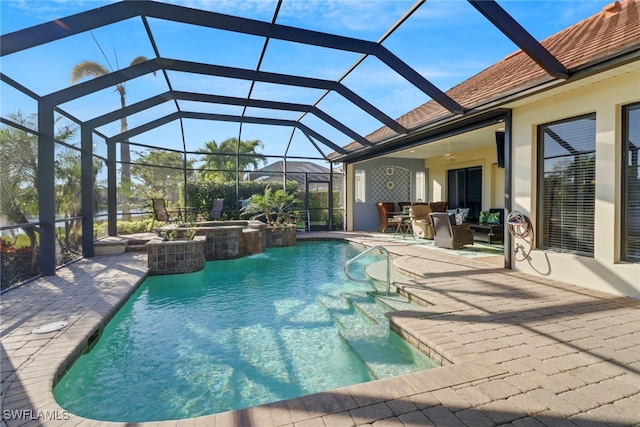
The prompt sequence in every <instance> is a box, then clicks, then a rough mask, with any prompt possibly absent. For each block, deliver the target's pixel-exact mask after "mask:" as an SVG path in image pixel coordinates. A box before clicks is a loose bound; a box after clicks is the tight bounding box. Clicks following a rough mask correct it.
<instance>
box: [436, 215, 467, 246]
mask: <svg viewBox="0 0 640 427" xmlns="http://www.w3.org/2000/svg"><path fill="white" fill-rule="evenodd" d="M431 222H432V223H433V240H434V242H433V243H434V245H436V246H438V247H440V248H449V249H459V248H462V247H463V246H464V245H473V232H472V231H471V229H470V228H469V224H468V223H463V224H460V225H453V224H451V219H450V217H449V214H448V213H446V212H433V213H432V214H431Z"/></svg>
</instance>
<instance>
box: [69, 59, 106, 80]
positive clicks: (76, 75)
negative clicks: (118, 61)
mask: <svg viewBox="0 0 640 427" xmlns="http://www.w3.org/2000/svg"><path fill="white" fill-rule="evenodd" d="M105 74H109V70H108V69H107V68H106V67H105V66H104V65H102V64H100V63H98V62H95V61H82V62H80V63H78V64H76V65H75V66H74V67H73V68H72V69H71V83H72V84H73V83H76V82H79V81H80V80H83V79H85V78H87V77H100V76H104V75H105Z"/></svg>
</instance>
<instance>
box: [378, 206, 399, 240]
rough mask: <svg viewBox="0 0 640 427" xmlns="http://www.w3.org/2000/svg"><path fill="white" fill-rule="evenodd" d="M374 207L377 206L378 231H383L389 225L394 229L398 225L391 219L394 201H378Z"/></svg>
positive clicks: (394, 207)
mask: <svg viewBox="0 0 640 427" xmlns="http://www.w3.org/2000/svg"><path fill="white" fill-rule="evenodd" d="M376 208H378V231H379V232H381V233H384V232H385V231H386V230H387V228H390V227H391V228H393V229H394V230H395V229H396V226H397V225H398V223H397V222H396V220H394V219H393V212H394V211H395V209H396V204H395V203H394V202H378V203H376Z"/></svg>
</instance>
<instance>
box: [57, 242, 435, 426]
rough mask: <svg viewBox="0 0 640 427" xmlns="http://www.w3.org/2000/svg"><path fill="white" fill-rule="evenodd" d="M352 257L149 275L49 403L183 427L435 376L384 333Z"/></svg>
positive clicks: (342, 250) (283, 256)
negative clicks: (347, 389)
mask: <svg viewBox="0 0 640 427" xmlns="http://www.w3.org/2000/svg"><path fill="white" fill-rule="evenodd" d="M360 252H361V250H360V249H358V248H356V247H354V246H352V245H349V244H347V243H343V242H308V243H305V242H303V243H300V242H299V243H298V245H297V246H295V247H290V248H273V249H267V251H266V252H265V253H263V254H259V255H254V256H250V257H246V258H241V259H237V260H227V261H213V262H208V263H207V264H206V267H205V269H204V270H203V271H201V272H197V273H191V274H183V275H171V276H153V277H149V278H147V279H145V281H144V283H143V284H142V285H141V286H140V288H139V289H138V290H137V291H136V292H135V293H134V294H133V295H132V297H131V298H130V299H129V300H128V301H127V302H126V303H125V304H124V306H123V307H122V308H121V309H120V310H119V311H118V313H117V314H116V315H115V316H114V318H113V319H112V320H111V321H110V322H109V323H108V324H107V326H106V327H105V328H104V330H103V331H102V333H101V335H100V337H99V339H97V340H96V341H95V343H94V344H92V345H91V347H90V349H89V350H88V351H87V352H85V354H83V355H82V356H80V358H79V359H78V360H77V361H76V362H75V363H74V364H73V365H72V366H71V368H70V369H69V371H68V372H67V373H66V374H65V375H64V376H63V377H62V378H61V379H60V381H59V382H58V384H57V385H56V386H55V388H54V395H55V398H56V400H57V401H58V403H59V404H60V405H61V406H62V407H63V408H65V409H67V410H69V411H70V412H72V413H74V414H77V415H80V416H83V417H86V418H91V419H98V420H104V421H126V422H139V421H155V420H168V419H182V418H190V417H196V416H201V415H206V414H213V413H218V412H224V411H228V410H233V409H240V408H244V407H248V406H254V405H258V404H263V403H268V402H273V401H278V400H282V399H287V398H291V397H296V396H301V395H305V394H310V393H314V392H319V391H326V390H330V389H334V388H338V387H342V386H347V385H351V384H356V383H362V382H366V381H371V380H373V379H376V378H381V377H387V376H393V375H398V374H404V373H408V372H414V371H418V370H424V369H428V368H432V367H435V366H436V365H435V364H434V362H433V361H431V360H430V359H428V358H426V357H425V356H424V355H423V354H422V353H420V352H419V351H417V350H415V349H414V348H413V347H412V346H410V345H409V344H407V343H406V342H405V341H404V340H402V339H401V338H399V337H398V336H397V335H396V334H394V333H393V332H391V331H390V330H389V328H388V322H386V319H385V318H384V314H383V313H384V311H387V310H388V308H385V307H384V306H383V305H381V304H380V303H377V302H376V301H375V300H374V299H373V298H372V296H371V295H370V294H368V293H370V292H371V291H372V290H373V289H372V287H371V286H370V285H367V284H365V283H354V282H352V281H349V280H348V279H346V277H345V276H344V272H343V267H344V264H345V263H346V261H348V260H349V259H350V258H352V257H354V256H355V255H357V254H358V253H360ZM372 260H373V258H368V262H371V261H372ZM365 262H366V258H365ZM354 267H355V268H356V270H357V269H358V268H359V269H361V271H360V272H357V271H356V272H353V271H352V272H353V275H354V276H357V277H363V274H364V273H363V270H364V267H363V266H362V265H358V266H354ZM362 310H364V311H362Z"/></svg>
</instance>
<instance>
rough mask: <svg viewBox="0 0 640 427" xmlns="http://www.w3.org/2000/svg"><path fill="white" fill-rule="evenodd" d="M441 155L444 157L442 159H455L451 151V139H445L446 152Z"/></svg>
mask: <svg viewBox="0 0 640 427" xmlns="http://www.w3.org/2000/svg"><path fill="white" fill-rule="evenodd" d="M442 157H444V159H445V160H447V161H449V162H452V161H454V160H455V159H456V158H455V156H454V155H453V153H452V152H451V141H447V152H446V153H444V155H443V156H442Z"/></svg>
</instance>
